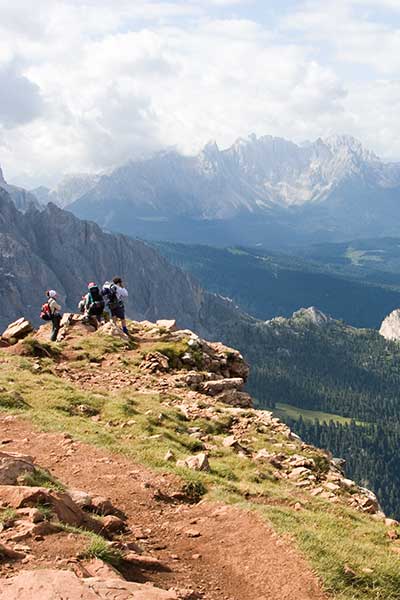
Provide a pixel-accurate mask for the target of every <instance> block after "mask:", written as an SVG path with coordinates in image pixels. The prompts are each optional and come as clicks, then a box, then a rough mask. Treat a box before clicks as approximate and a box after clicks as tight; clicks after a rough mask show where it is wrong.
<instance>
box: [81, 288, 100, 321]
mask: <svg viewBox="0 0 400 600" xmlns="http://www.w3.org/2000/svg"><path fill="white" fill-rule="evenodd" d="M78 307H79V310H80V311H81V312H82V313H83V315H84V316H85V317H86V318H87V319H88V320H90V321H92V320H93V321H94V323H93V324H94V325H97V324H98V323H102V322H103V312H104V307H105V302H104V298H103V296H102V294H101V292H100V289H99V287H98V286H97V285H96V284H95V283H94V282H91V283H89V284H88V291H87V294H86V295H85V296H83V297H82V300H81V301H80V302H79V304H78Z"/></svg>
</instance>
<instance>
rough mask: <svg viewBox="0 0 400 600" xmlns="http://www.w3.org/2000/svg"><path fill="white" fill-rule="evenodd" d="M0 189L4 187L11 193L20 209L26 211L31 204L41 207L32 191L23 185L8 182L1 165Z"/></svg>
mask: <svg viewBox="0 0 400 600" xmlns="http://www.w3.org/2000/svg"><path fill="white" fill-rule="evenodd" d="M0 189H3V190H5V191H6V192H7V193H8V194H10V197H11V199H12V201H13V202H14V204H15V206H16V207H17V209H18V210H21V211H26V210H28V208H29V207H31V206H35V207H36V208H39V207H40V203H39V201H38V199H37V197H36V196H35V195H34V194H33V193H32V192H28V191H27V190H25V189H24V188H22V187H18V186H16V185H10V184H9V183H7V182H6V180H5V179H4V175H3V170H2V168H1V166H0Z"/></svg>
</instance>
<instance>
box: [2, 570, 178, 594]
mask: <svg viewBox="0 0 400 600" xmlns="http://www.w3.org/2000/svg"><path fill="white" fill-rule="evenodd" d="M66 592H67V593H68V595H67V596H66V595H65V594H66ZM37 598H40V600H63V599H65V598H68V600H185V599H187V600H189V596H188V595H187V593H179V592H177V591H175V590H171V591H167V590H162V589H160V588H157V587H155V586H153V585H152V584H148V583H146V584H143V583H134V582H130V581H125V580H122V579H121V578H119V577H116V576H114V577H112V576H111V574H110V576H109V577H107V578H104V577H101V576H100V577H88V578H85V579H79V577H77V575H75V574H74V573H73V572H72V571H61V570H57V569H41V570H36V571H21V572H20V573H19V574H18V575H16V576H14V577H10V578H9V579H2V580H0V600H22V599H23V600H34V599H37Z"/></svg>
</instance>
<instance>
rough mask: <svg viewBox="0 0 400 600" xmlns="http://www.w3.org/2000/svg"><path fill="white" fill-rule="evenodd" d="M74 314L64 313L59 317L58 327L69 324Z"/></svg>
mask: <svg viewBox="0 0 400 600" xmlns="http://www.w3.org/2000/svg"><path fill="white" fill-rule="evenodd" d="M74 316H75V315H74V313H64V314H63V316H62V317H61V321H60V327H66V326H67V325H69V324H70V323H71V322H72V320H73V318H74Z"/></svg>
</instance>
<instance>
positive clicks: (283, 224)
mask: <svg viewBox="0 0 400 600" xmlns="http://www.w3.org/2000/svg"><path fill="white" fill-rule="evenodd" d="M37 193H38V192H37ZM38 195H39V196H40V197H41V198H42V200H46V198H47V199H52V201H54V202H56V203H57V204H59V205H61V206H64V207H65V206H68V208H69V210H71V211H72V212H73V213H74V214H75V215H77V216H78V217H80V218H84V219H90V220H94V221H96V222H97V223H98V224H100V225H101V226H102V227H104V228H107V229H109V230H114V231H120V232H123V233H126V234H129V235H133V236H138V237H143V238H146V239H153V240H154V239H160V240H168V241H181V242H196V243H211V244H214V245H220V246H224V245H228V244H247V245H255V244H261V245H264V246H267V247H277V246H282V245H285V244H294V243H297V242H305V241H306V242H309V241H324V242H325V241H343V240H348V239H353V238H360V237H381V236H385V235H386V236H388V235H396V234H398V226H397V221H398V218H399V216H400V202H399V198H400V163H386V162H384V161H382V160H381V159H379V157H378V156H376V155H375V154H374V153H373V152H371V151H369V150H367V149H365V148H364V147H363V146H362V144H361V143H360V142H359V141H357V140H356V139H354V138H352V137H350V136H332V137H328V138H326V139H321V138H318V139H317V140H316V141H314V142H307V143H305V144H302V145H299V144H295V143H293V142H291V141H287V140H285V139H282V138H277V137H272V136H264V137H260V138H257V137H256V136H255V135H251V136H249V137H248V138H247V139H242V138H241V139H239V140H237V141H236V142H235V143H234V144H233V145H232V146H231V147H230V148H227V149H224V150H220V149H219V147H218V146H217V144H216V143H215V142H211V143H209V144H207V145H206V146H205V147H204V148H203V150H202V151H201V152H200V153H199V154H198V155H197V156H183V155H181V154H179V153H178V152H177V151H175V150H166V151H163V152H160V153H158V154H156V155H154V156H152V157H150V158H147V159H141V160H136V161H131V162H128V163H126V164H125V165H123V166H121V167H118V168H116V169H114V170H112V171H110V172H108V173H106V174H103V175H94V176H89V175H87V174H86V175H77V176H69V177H68V178H67V179H65V180H64V181H62V182H61V183H60V184H59V186H57V187H56V188H55V189H54V190H52V191H49V190H47V192H46V191H43V189H42V190H41V192H39V193H38Z"/></svg>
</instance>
